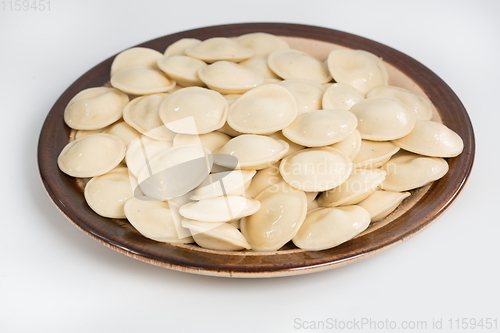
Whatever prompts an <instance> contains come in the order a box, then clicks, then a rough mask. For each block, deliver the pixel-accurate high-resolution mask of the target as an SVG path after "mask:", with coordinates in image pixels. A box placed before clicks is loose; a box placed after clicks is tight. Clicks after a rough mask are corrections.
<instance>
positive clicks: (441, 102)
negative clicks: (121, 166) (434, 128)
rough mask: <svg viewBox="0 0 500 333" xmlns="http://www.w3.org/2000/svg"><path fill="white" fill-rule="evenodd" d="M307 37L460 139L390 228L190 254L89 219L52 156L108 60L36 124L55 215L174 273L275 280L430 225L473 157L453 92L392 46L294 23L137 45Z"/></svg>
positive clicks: (209, 30)
mask: <svg viewBox="0 0 500 333" xmlns="http://www.w3.org/2000/svg"><path fill="white" fill-rule="evenodd" d="M258 31H260V32H268V33H272V34H275V35H282V36H290V37H300V38H308V39H314V40H319V41H324V42H329V43H334V44H338V45H342V46H345V47H348V48H353V49H364V50H366V51H369V52H372V53H375V54H377V55H378V56H380V57H382V58H383V59H384V61H386V62H388V63H390V64H391V65H392V66H394V67H396V68H397V69H399V70H400V71H401V72H403V73H404V74H406V75H407V76H408V77H410V78H412V80H413V81H414V82H415V83H416V84H417V85H418V86H419V87H420V88H421V89H422V90H423V91H424V92H425V93H426V94H427V96H428V97H429V98H430V99H431V101H432V102H433V103H434V104H435V106H436V108H437V110H438V112H439V115H440V116H441V119H442V121H443V123H444V124H445V125H447V126H448V127H450V128H451V129H453V130H454V131H455V132H457V133H458V134H459V135H460V136H461V137H462V139H463V141H464V151H463V153H462V154H461V155H459V156H458V157H455V158H451V159H448V162H449V165H450V171H449V172H448V174H447V175H446V176H445V177H443V178H442V179H440V180H438V181H436V182H434V183H433V184H432V186H431V187H430V189H429V191H428V193H426V195H424V197H423V198H421V199H420V200H419V201H418V202H417V203H416V204H415V206H414V207H413V208H412V209H410V210H409V211H407V212H405V213H404V214H403V215H401V216H400V217H398V218H397V219H396V220H394V221H393V222H391V223H390V224H388V225H386V226H384V227H382V228H380V229H377V230H375V231H373V232H371V233H368V234H366V235H364V236H361V237H358V238H356V239H354V240H351V241H349V242H346V243H344V244H342V245H340V246H338V247H335V248H333V249H329V250H324V251H302V252H292V253H289V252H287V251H285V252H283V253H280V252H276V253H273V254H255V253H252V254H251V255H244V254H238V255H234V254H233V253H229V252H223V251H194V250H192V249H190V248H189V247H182V246H177V245H172V244H163V243H158V242H154V241H151V240H148V239H146V238H144V237H142V236H141V235H139V234H138V233H137V232H134V230H132V229H131V228H130V227H128V226H127V225H126V224H125V223H122V222H120V221H116V220H111V219H106V218H103V217H100V216H98V215H97V214H95V213H94V212H93V211H92V210H91V209H90V208H89V207H88V206H87V204H86V203H85V200H84V198H83V194H82V191H81V189H80V187H79V186H78V185H77V184H76V182H75V179H74V178H72V177H69V176H67V175H65V174H64V173H62V172H61V171H60V170H59V168H58V167H57V162H56V160H57V156H58V155H59V153H60V151H61V150H62V148H63V147H64V145H65V144H66V143H67V140H68V137H69V133H70V129H69V128H68V127H67V126H66V125H65V123H64V121H63V111H64V108H65V106H66V105H67V103H68V102H69V100H70V99H71V98H72V97H73V96H74V95H75V94H76V93H78V92H79V91H81V90H83V89H86V88H90V87H96V86H102V85H103V84H105V83H106V82H107V81H108V80H109V71H110V68H111V63H112V61H113V59H114V57H115V55H114V56H112V57H110V58H108V59H106V60H104V61H103V62H101V63H100V64H98V65H96V66H95V67H94V68H92V69H90V70H89V71H87V72H86V73H84V74H83V75H82V76H81V77H80V78H78V79H77V80H76V81H75V82H74V83H73V84H71V85H70V86H69V87H68V88H67V89H66V90H65V91H64V92H63V93H62V95H61V96H60V97H59V98H58V99H57V101H56V102H55V104H54V105H53V107H52V108H51V110H50V111H49V113H48V115H47V118H46V119H45V122H44V124H43V126H42V129H41V132H40V136H39V141H38V151H37V154H38V156H37V161H38V166H39V172H40V176H41V180H42V183H43V186H44V187H45V190H46V191H47V193H48V195H49V196H50V198H51V199H52V201H53V202H54V204H55V205H56V206H57V207H58V209H59V210H60V211H61V212H62V213H63V214H64V215H65V216H66V217H67V218H68V219H69V220H70V221H71V222H72V223H73V224H74V225H76V226H77V227H78V228H79V229H81V230H82V231H84V232H85V233H86V234H87V235H89V236H90V237H92V238H94V239H96V240H98V241H99V242H101V243H103V244H105V245H106V246H108V247H110V248H112V249H114V250H116V251H118V252H121V253H123V254H126V255H128V256H131V257H133V258H136V259H139V260H142V261H145V262H148V263H151V264H155V265H158V266H162V267H167V268H171V269H174V270H179V271H185V272H190V273H198V274H203V275H214V276H227V277H274V276H286V275H298V274H303V273H308V272H315V271H320V270H324V269H329V268H333V267H339V266H341V265H344V264H347V263H350V262H353V261H355V260H359V259H363V258H366V257H368V256H370V255H373V254H375V253H378V252H380V251H381V250H384V249H387V248H389V247H391V246H393V245H396V244H397V243H399V242H401V241H403V240H406V239H408V238H409V237H411V236H413V235H415V234H417V233H418V232H420V231H421V230H423V229H424V228H426V227H427V226H429V225H430V224H431V223H432V222H433V221H435V220H436V219H437V218H438V217H439V216H440V215H441V214H442V213H443V212H444V211H445V210H446V209H447V208H448V207H449V206H450V205H451V204H452V203H453V201H454V200H455V198H456V197H457V195H458V194H459V193H460V192H461V191H462V189H463V188H464V185H465V183H466V182H467V180H468V178H469V175H470V173H471V170H472V166H473V162H474V155H475V139H474V131H473V127H472V123H471V121H470V118H469V116H468V114H467V111H466V110H465V108H464V106H463V104H462V103H461V101H460V100H459V98H458V97H457V96H456V94H455V93H454V92H453V91H452V89H451V88H450V87H449V86H448V85H447V84H446V83H445V82H444V81H443V80H442V79H441V78H439V77H438V76H437V75H436V74H435V73H434V72H432V71H431V70H430V69H429V68H427V67H425V66H424V65H423V64H421V63H420V62H418V61H417V60H415V59H413V58H411V57H409V56H408V55H406V54H404V53H402V52H399V51H397V50H395V49H393V48H391V47H388V46H386V45H383V44H381V43H378V42H376V41H373V40H370V39H367V38H364V37H361V36H357V35H354V34H351V33H347V32H343V31H339V30H333V29H330V28H324V27H319V26H312V25H303V24H294V23H278V22H263V23H252V22H250V23H235V24H224V25H216V26H208V27H202V28H197V29H192V30H186V31H182V32H178V33H174V34H170V35H167V36H163V37H159V38H156V39H152V40H150V41H147V42H144V43H141V44H138V45H136V46H142V47H148V48H152V49H156V50H158V51H160V52H163V51H164V50H165V48H166V46H168V45H170V44H171V43H173V42H175V41H176V40H178V39H181V38H197V39H201V40H204V39H207V38H210V37H235V36H239V35H242V34H245V33H251V32H258Z"/></svg>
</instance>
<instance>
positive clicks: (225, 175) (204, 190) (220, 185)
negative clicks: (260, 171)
mask: <svg viewBox="0 0 500 333" xmlns="http://www.w3.org/2000/svg"><path fill="white" fill-rule="evenodd" d="M255 173H256V171H255V170H239V169H234V170H231V171H222V172H216V173H213V172H212V173H210V174H209V175H208V177H207V178H206V179H205V180H204V181H203V183H201V184H200V185H199V186H198V187H197V188H196V189H194V191H193V194H192V195H191V196H190V199H191V200H201V199H209V198H215V197H220V196H224V195H242V196H244V195H245V188H246V187H248V185H250V182H251V181H252V177H253V176H254V175H255Z"/></svg>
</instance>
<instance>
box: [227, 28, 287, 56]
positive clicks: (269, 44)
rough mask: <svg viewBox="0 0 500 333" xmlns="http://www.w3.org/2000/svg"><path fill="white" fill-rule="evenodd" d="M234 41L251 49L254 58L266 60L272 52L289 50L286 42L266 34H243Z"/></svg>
mask: <svg viewBox="0 0 500 333" xmlns="http://www.w3.org/2000/svg"><path fill="white" fill-rule="evenodd" d="M234 41H235V42H236V43H238V44H240V45H241V46H243V47H246V48H250V49H252V50H253V51H254V55H253V57H255V58H267V56H268V55H269V54H270V53H271V52H273V51H276V50H281V49H289V48H290V46H289V45H288V43H287V41H286V40H284V39H283V38H281V37H278V36H276V35H273V34H270V33H266V32H252V33H248V34H244V35H241V36H239V37H237V38H235V39H234Z"/></svg>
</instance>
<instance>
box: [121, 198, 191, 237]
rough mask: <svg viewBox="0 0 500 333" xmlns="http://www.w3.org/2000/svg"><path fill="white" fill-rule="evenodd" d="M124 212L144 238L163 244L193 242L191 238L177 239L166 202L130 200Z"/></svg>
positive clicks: (172, 219) (170, 212)
mask: <svg viewBox="0 0 500 333" xmlns="http://www.w3.org/2000/svg"><path fill="white" fill-rule="evenodd" d="M124 212H125V215H126V217H127V219H128V220H129V222H130V224H132V226H133V227H134V228H135V229H136V230H137V231H139V233H141V234H142V235H143V236H144V237H146V238H149V239H153V240H155V241H158V242H165V243H192V242H193V238H192V237H185V238H182V239H180V238H179V236H178V233H177V228H176V225H175V222H174V218H173V216H172V214H173V213H172V211H171V210H170V206H169V205H168V203H167V202H164V201H153V200H141V199H138V198H132V199H130V200H128V201H127V202H126V203H125V205H124ZM179 227H180V226H179Z"/></svg>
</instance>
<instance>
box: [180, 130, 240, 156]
mask: <svg viewBox="0 0 500 333" xmlns="http://www.w3.org/2000/svg"><path fill="white" fill-rule="evenodd" d="M229 140H231V137H230V136H229V135H227V134H224V133H222V132H217V131H214V132H209V133H205V134H200V135H194V134H182V133H177V134H176V135H175V137H174V140H173V142H172V143H173V145H174V146H182V145H188V144H201V145H202V146H204V147H205V148H207V149H208V150H210V151H211V152H212V153H213V152H215V151H217V150H219V149H220V148H221V147H222V146H224V145H225V144H226V142H228V141H229Z"/></svg>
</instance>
